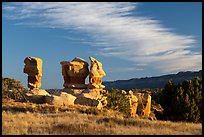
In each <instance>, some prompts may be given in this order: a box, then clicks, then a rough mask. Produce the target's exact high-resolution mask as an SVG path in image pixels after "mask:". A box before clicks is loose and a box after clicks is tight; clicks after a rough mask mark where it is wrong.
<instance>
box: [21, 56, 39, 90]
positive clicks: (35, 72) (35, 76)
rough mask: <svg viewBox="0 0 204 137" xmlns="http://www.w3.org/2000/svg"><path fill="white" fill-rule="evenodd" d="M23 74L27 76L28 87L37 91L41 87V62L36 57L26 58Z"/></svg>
mask: <svg viewBox="0 0 204 137" xmlns="http://www.w3.org/2000/svg"><path fill="white" fill-rule="evenodd" d="M24 63H25V66H24V70H23V72H24V73H27V74H28V87H29V88H30V89H31V90H32V89H39V88H40V87H41V78H42V64H43V61H42V60H41V59H40V58H36V57H26V58H25V60H24Z"/></svg>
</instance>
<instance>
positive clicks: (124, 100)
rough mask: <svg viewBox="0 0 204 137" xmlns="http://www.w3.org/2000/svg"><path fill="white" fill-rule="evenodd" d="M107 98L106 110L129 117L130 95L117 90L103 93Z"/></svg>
mask: <svg viewBox="0 0 204 137" xmlns="http://www.w3.org/2000/svg"><path fill="white" fill-rule="evenodd" d="M103 94H104V96H106V97H107V106H106V108H107V109H112V110H117V111H119V112H122V113H123V114H125V115H126V116H129V115H130V102H129V98H130V95H129V94H128V93H125V92H123V91H121V90H118V89H111V90H109V91H108V92H106V93H103Z"/></svg>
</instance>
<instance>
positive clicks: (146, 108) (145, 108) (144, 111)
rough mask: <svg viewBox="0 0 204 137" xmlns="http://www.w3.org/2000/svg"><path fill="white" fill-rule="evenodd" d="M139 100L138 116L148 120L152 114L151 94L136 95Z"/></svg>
mask: <svg viewBox="0 0 204 137" xmlns="http://www.w3.org/2000/svg"><path fill="white" fill-rule="evenodd" d="M136 97H137V98H138V108H137V112H136V113H137V114H138V115H140V116H142V117H146V118H148V117H149V115H150V113H151V95H149V93H136Z"/></svg>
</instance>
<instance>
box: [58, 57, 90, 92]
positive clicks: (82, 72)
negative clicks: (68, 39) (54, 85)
mask: <svg viewBox="0 0 204 137" xmlns="http://www.w3.org/2000/svg"><path fill="white" fill-rule="evenodd" d="M60 64H61V65H62V75H63V78H64V84H63V86H64V87H65V88H73V89H85V88H87V85H85V79H86V77H87V76H88V74H89V69H88V63H87V62H86V61H85V60H84V59H82V58H79V57H76V58H74V59H73V60H72V61H71V62H68V61H62V62H60Z"/></svg>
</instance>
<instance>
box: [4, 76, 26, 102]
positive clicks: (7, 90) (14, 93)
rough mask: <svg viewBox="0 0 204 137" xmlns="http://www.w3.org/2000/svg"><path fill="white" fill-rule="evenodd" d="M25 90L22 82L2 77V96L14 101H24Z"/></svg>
mask: <svg viewBox="0 0 204 137" xmlns="http://www.w3.org/2000/svg"><path fill="white" fill-rule="evenodd" d="M24 90H25V88H24V87H23V86H22V85H21V83H20V81H17V80H15V79H12V78H3V77H2V95H3V97H8V98H11V99H14V100H18V101H20V100H23V99H24V98H23V96H22V94H21V93H22V92H23V91H24Z"/></svg>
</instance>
